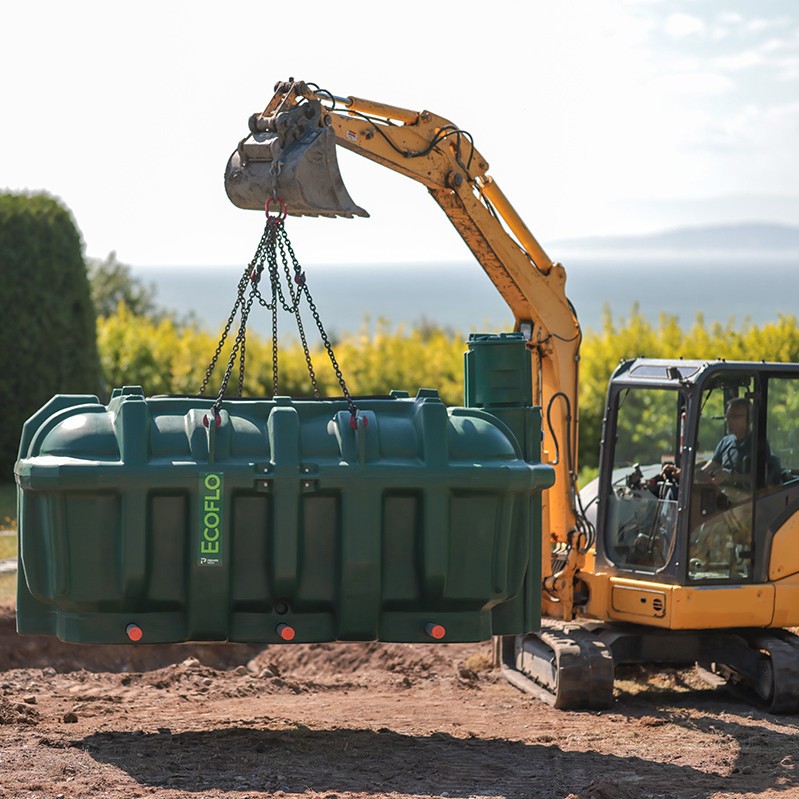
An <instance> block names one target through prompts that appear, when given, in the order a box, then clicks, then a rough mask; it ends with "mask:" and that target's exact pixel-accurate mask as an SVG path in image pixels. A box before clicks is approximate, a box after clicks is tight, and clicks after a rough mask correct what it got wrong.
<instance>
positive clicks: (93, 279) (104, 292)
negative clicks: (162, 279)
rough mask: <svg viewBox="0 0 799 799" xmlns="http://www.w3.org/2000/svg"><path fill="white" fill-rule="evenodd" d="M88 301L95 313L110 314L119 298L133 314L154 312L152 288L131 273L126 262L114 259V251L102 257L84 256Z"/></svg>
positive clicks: (153, 292)
mask: <svg viewBox="0 0 799 799" xmlns="http://www.w3.org/2000/svg"><path fill="white" fill-rule="evenodd" d="M87 266H88V268H89V282H90V284H91V290H92V301H93V302H94V308H95V310H96V312H97V315H98V316H103V317H105V316H111V314H113V313H115V312H116V309H117V306H118V305H119V303H120V302H123V303H124V304H125V305H126V306H127V307H128V310H130V311H131V312H132V313H133V314H134V315H135V316H156V315H157V311H158V306H157V305H156V303H155V295H156V288H155V286H154V285H153V284H152V283H145V282H144V281H143V280H141V279H139V278H136V277H134V276H133V274H132V273H131V269H130V267H129V266H127V265H125V264H123V263H120V262H119V261H118V260H117V254H116V252H113V251H112V252H110V253H109V254H108V255H107V256H106V257H105V258H104V259H102V260H100V259H99V258H88V259H87Z"/></svg>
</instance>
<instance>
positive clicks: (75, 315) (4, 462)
mask: <svg viewBox="0 0 799 799" xmlns="http://www.w3.org/2000/svg"><path fill="white" fill-rule="evenodd" d="M0 275H2V280H0V308H2V313H3V328H4V330H3V345H2V347H0V479H10V478H11V477H12V474H13V467H14V461H15V460H16V456H17V448H18V446H19V436H20V431H21V429H22V424H23V422H24V421H25V419H27V418H28V416H30V415H31V414H32V413H33V412H34V411H36V410H37V409H38V408H39V407H40V406H41V405H42V404H44V403H45V402H46V401H47V400H49V399H50V397H52V396H53V394H58V393H62V394H64V393H66V394H72V393H74V394H84V393H94V392H96V391H97V390H98V389H99V386H100V367H99V359H98V355H97V343H96V332H95V315H94V307H93V306H92V301H91V294H90V290H89V283H88V279H87V276H86V266H85V263H84V260H83V252H82V244H81V239H80V234H79V233H78V230H77V228H76V227H75V223H74V221H73V219H72V216H71V214H70V212H69V211H68V210H67V209H66V208H65V207H64V206H63V205H62V204H61V203H60V202H59V201H58V200H56V199H54V198H53V197H49V196H47V195H44V194H32V195H26V194H0Z"/></svg>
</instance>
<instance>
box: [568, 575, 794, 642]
mask: <svg viewBox="0 0 799 799" xmlns="http://www.w3.org/2000/svg"><path fill="white" fill-rule="evenodd" d="M583 576H584V577H588V575H583ZM586 582H587V583H588V584H589V588H590V597H591V599H590V601H589V603H588V606H587V608H586V612H587V613H586V615H589V616H593V617H595V618H603V617H606V618H607V619H608V620H609V621H623V622H630V623H632V624H642V623H645V624H647V625H649V626H652V627H663V628H665V629H670V630H697V629H699V630H702V629H723V628H725V627H729V626H730V619H732V618H734V619H735V620H736V626H740V627H769V626H772V625H773V622H772V618H773V617H774V603H775V586H774V585H703V586H682V585H667V584H664V583H655V582H645V581H642V580H637V579H629V578H624V577H616V576H612V575H609V574H594V575H590V578H588V579H586ZM786 588H787V586H786ZM793 590H794V591H795V592H796V596H799V580H797V582H796V583H795V584H794V588H793ZM786 597H787V594H786ZM608 600H610V601H608ZM794 607H796V605H794ZM778 626H782V625H781V624H780V625H778Z"/></svg>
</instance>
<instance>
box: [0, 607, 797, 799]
mask: <svg viewBox="0 0 799 799" xmlns="http://www.w3.org/2000/svg"><path fill="white" fill-rule="evenodd" d="M617 677H618V678H619V679H618V682H617V684H618V690H617V698H616V703H615V705H614V707H613V708H612V709H611V710H608V711H603V712H601V713H600V712H561V711H557V710H553V709H552V708H550V707H548V706H546V705H542V704H540V703H538V702H536V701H534V700H533V699H531V698H530V697H528V696H526V695H524V694H522V693H519V692H518V691H517V690H516V689H515V688H513V687H512V686H511V685H509V684H508V683H506V682H505V681H504V680H503V679H502V678H501V677H500V676H499V675H498V674H497V673H496V672H495V671H493V670H492V669H491V667H490V647H489V645H488V644H480V645H443V644H438V645H429V646H428V645H397V644H335V645H300V646H291V645H286V646H279V647H268V648H264V647H252V646H240V645H227V646H219V645H205V646H171V647H146V646H119V647H86V646H74V645H68V644H62V643H59V642H58V641H56V640H54V639H50V638H20V637H18V636H17V635H16V632H15V631H14V620H13V611H12V610H11V609H9V608H4V609H0V797H47V799H58V798H59V797H61V798H62V799H71V798H72V797H86V798H88V797H92V799H94V798H95V797H108V798H109V799H122V797H124V798H125V799H132V798H133V797H147V796H158V797H164V799H177V797H181V798H182V799H186V798H187V797H191V798H192V799H195V798H196V797H224V799H255V798H256V797H265V796H276V797H295V796H298V797H308V798H309V797H319V798H320V799H345V798H346V799H351V798H352V799H355V798H356V797H357V799H361V797H363V798H364V799H365V798H366V797H369V798H370V799H371V798H373V797H374V798H379V797H391V798H392V799H394V798H395V797H412V798H413V799H422V798H423V797H433V796H435V797H451V798H452V799H455V798H456V797H457V798H459V799H460V798H462V799H467V798H468V797H475V798H478V797H479V798H480V799H482V797H491V798H492V799H494V797H509V798H510V797H514V798H515V797H547V799H549V797H553V798H554V799H561V798H565V797H569V799H633V797H634V798H635V799H641V798H642V797H669V798H670V799H671V797H686V799H688V798H689V797H690V799H698V798H699V797H744V796H746V797H754V796H757V797H776V796H780V797H792V796H798V797H799V774H798V773H797V771H796V766H797V762H799V746H797V744H798V743H799V717H798V716H783V717H770V716H768V715H766V714H764V713H762V712H760V711H758V710H755V709H752V708H750V707H748V706H746V705H744V704H742V703H740V702H739V701H737V700H736V699H734V698H733V697H731V696H729V695H728V694H726V693H724V692H723V691H720V690H713V689H710V688H707V687H703V684H702V683H701V682H700V681H699V680H698V679H697V677H696V675H695V674H694V673H693V672H692V671H690V670H688V671H674V670H669V671H661V672H658V671H653V670H643V669H631V670H626V671H625V672H624V673H617Z"/></svg>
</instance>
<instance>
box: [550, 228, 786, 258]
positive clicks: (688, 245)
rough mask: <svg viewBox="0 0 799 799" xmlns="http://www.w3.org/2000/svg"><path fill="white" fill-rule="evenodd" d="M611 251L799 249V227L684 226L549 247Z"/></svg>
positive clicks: (779, 250) (758, 250)
mask: <svg viewBox="0 0 799 799" xmlns="http://www.w3.org/2000/svg"><path fill="white" fill-rule="evenodd" d="M558 247H563V248H569V249H571V250H583V251H584V250H591V251H594V252H597V251H609V252H610V251H612V252H632V251H635V252H647V251H649V252H654V251H657V252H683V253H684V252H686V251H692V252H739V251H746V252H769V253H776V252H794V251H796V252H799V226H797V227H795V226H792V225H773V224H765V223H756V222H747V223H741V224H736V225H706V226H703V227H684V228H675V229H673V230H664V231H662V232H660V233H650V234H647V235H644V236H589V237H586V238H581V239H563V240H561V241H556V242H552V244H550V245H549V248H550V249H551V250H552V251H556V249H557V248H558Z"/></svg>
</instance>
